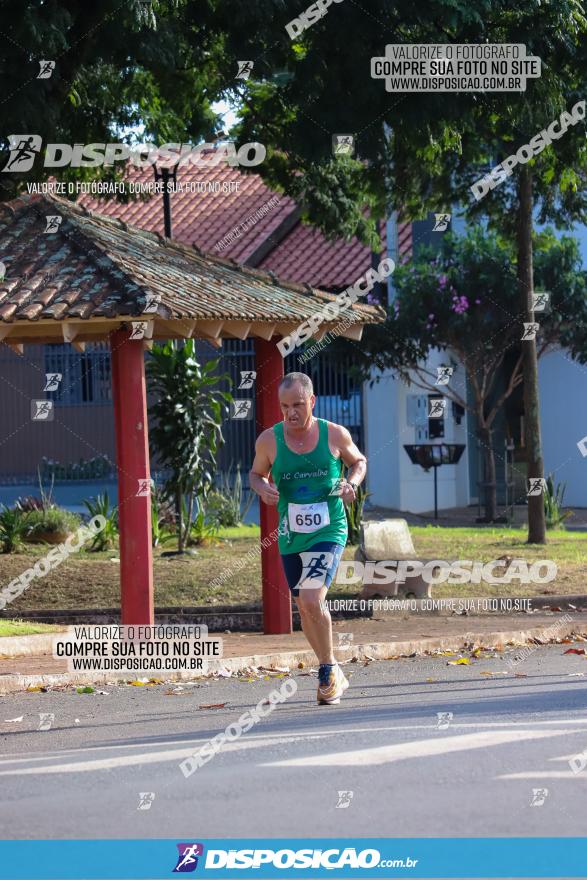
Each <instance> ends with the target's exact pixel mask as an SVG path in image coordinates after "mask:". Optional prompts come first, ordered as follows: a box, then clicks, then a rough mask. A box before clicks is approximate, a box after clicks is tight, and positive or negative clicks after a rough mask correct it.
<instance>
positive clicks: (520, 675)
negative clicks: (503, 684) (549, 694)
mask: <svg viewBox="0 0 587 880" xmlns="http://www.w3.org/2000/svg"><path fill="white" fill-rule="evenodd" d="M514 675H515V677H516V678H528V676H527V675H526V673H525V672H516V673H514Z"/></svg>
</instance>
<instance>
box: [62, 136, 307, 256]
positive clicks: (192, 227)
mask: <svg viewBox="0 0 587 880" xmlns="http://www.w3.org/2000/svg"><path fill="white" fill-rule="evenodd" d="M202 155H203V156H206V153H205V152H204V153H203V154H202ZM127 180H128V181H131V182H133V183H150V182H151V181H153V182H154V175H153V171H152V169H150V168H146V169H144V170H138V169H137V170H134V171H131V172H130V173H129V176H128V178H127ZM177 187H178V189H177V191H176V192H174V193H173V194H172V195H171V211H172V231H173V238H174V239H175V240H176V241H179V242H180V243H182V244H187V245H196V246H197V247H199V248H200V249H201V250H203V251H205V252H206V253H211V254H218V255H219V256H222V257H226V258H231V259H234V260H237V262H239V263H245V262H246V261H247V260H248V259H249V258H250V257H251V255H252V254H253V253H254V252H255V250H256V249H257V247H258V246H259V243H260V242H261V241H265V240H266V239H267V238H268V237H269V236H271V235H272V234H273V233H274V232H275V231H276V230H277V229H278V228H279V227H280V225H281V224H282V222H283V221H284V220H285V219H287V218H288V217H290V215H292V214H294V213H295V212H297V208H296V204H295V202H293V201H292V200H291V199H290V198H288V197H287V196H284V195H279V194H278V193H275V192H273V191H272V190H270V189H269V187H267V186H266V185H265V184H264V183H263V180H262V179H261V177H259V175H258V174H244V173H243V172H242V171H239V170H238V168H233V167H231V166H230V165H227V164H226V163H225V162H223V163H222V164H219V165H215V166H211V167H209V168H206V167H202V168H194V167H193V166H192V167H182V168H179V169H178V172H177ZM180 188H181V189H180ZM200 189H201V190H202V191H201V192H200V191H198V190H200ZM79 204H81V205H84V206H85V207H86V208H89V209H91V210H93V211H99V213H100V214H104V215H105V216H107V217H120V218H122V219H123V220H125V221H126V222H127V223H131V224H132V225H133V226H138V227H140V228H141V229H147V230H149V231H150V232H160V233H163V229H164V225H163V196H162V195H161V193H157V194H155V195H154V196H152V197H151V198H147V199H144V200H141V201H134V202H129V203H127V204H121V203H117V202H114V201H112V200H104V199H96V198H92V197H91V196H87V195H84V196H82V197H81V198H80V199H79ZM257 212H263V213H264V214H265V216H264V217H261V218H259V219H257V218H258V214H257ZM265 212H266V213H265ZM230 233H233V236H232V238H231V240H230V241H228V242H227V241H223V240H224V239H225V236H227V235H229V234H230Z"/></svg>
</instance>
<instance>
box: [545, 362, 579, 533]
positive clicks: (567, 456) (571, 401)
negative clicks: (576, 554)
mask: <svg viewBox="0 0 587 880" xmlns="http://www.w3.org/2000/svg"><path fill="white" fill-rule="evenodd" d="M538 376H539V387H540V410H541V428H542V447H543V453H544V473H545V475H546V476H547V475H548V474H549V473H554V482H555V485H556V483H562V482H566V484H567V490H566V493H565V501H564V503H565V504H566V505H573V504H575V505H576V506H577V507H587V458H584V457H583V456H582V455H581V453H580V451H579V449H578V447H577V443H578V442H579V441H580V440H581V439H582V438H583V437H585V436H587V406H586V404H587V366H585V365H582V364H579V363H577V362H576V361H573V360H572V358H571V357H570V355H569V354H567V352H566V351H563V350H560V349H559V350H558V351H555V352H551V353H549V354H545V355H543V356H542V357H541V358H540V360H539V361H538ZM586 442H587V441H586ZM571 522H572V520H571Z"/></svg>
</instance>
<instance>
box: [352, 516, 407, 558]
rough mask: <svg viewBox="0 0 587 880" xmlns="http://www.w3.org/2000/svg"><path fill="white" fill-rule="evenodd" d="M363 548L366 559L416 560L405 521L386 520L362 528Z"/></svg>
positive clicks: (364, 524)
mask: <svg viewBox="0 0 587 880" xmlns="http://www.w3.org/2000/svg"><path fill="white" fill-rule="evenodd" d="M361 547H362V549H363V552H364V554H365V558H366V559H373V560H381V559H415V558H416V551H415V549H414V543H413V541H412V536H411V535H410V528H409V526H408V523H407V522H406V520H405V519H384V520H382V521H381V522H366V523H363V525H362V526H361Z"/></svg>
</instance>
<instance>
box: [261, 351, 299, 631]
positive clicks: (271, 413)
mask: <svg viewBox="0 0 587 880" xmlns="http://www.w3.org/2000/svg"><path fill="white" fill-rule="evenodd" d="M255 370H256V371H257V376H256V379H255V389H256V411H257V434H260V433H261V431H264V430H265V428H270V427H272V426H273V425H275V424H276V422H281V421H282V417H281V410H280V408H279V399H278V397H277V387H278V385H279V383H280V381H281V379H282V378H283V358H282V356H281V354H280V353H279V349H278V348H277V346H276V345H275V343H274V342H268V341H266V340H265V339H259V338H256V339H255ZM259 511H260V522H261V541H263V540H264V539H265V538H269V536H270V535H271V533H272V532H274V531H275V530H276V529H277V527H278V525H279V519H278V516H277V508H276V507H269V506H268V505H267V504H263V502H262V501H260V502H259ZM261 573H262V581H263V632H264V633H265V634H266V635H281V634H284V633H290V632H291V631H292V619H291V598H290V592H289V588H288V586H287V581H286V579H285V574H284V572H283V568H282V565H281V560H280V558H279V549H278V546H277V540H273V541H271V543H270V544H269V545H268V546H267V547H262V548H261Z"/></svg>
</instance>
